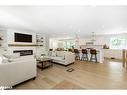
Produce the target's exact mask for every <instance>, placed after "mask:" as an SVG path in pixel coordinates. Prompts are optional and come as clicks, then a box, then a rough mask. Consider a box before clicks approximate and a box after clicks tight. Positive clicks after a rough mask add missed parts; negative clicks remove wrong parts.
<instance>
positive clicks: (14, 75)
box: [0, 56, 36, 87]
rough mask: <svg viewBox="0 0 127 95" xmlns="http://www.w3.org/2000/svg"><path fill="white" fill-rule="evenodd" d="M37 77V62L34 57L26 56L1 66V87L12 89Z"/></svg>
mask: <svg viewBox="0 0 127 95" xmlns="http://www.w3.org/2000/svg"><path fill="white" fill-rule="evenodd" d="M35 77H36V60H35V59H34V57H33V56H28V57H27V56H24V57H20V58H16V59H13V60H12V62H9V63H2V64H0V87H12V86H15V85H17V84H19V83H21V82H24V81H26V80H29V79H32V78H35Z"/></svg>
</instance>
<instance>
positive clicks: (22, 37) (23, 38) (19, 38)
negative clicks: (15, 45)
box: [15, 33, 32, 43]
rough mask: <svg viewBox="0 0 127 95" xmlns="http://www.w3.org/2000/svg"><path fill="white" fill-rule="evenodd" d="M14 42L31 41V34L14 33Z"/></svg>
mask: <svg viewBox="0 0 127 95" xmlns="http://www.w3.org/2000/svg"><path fill="white" fill-rule="evenodd" d="M15 42H26V43H31V42H32V35H29V34H22V33H15Z"/></svg>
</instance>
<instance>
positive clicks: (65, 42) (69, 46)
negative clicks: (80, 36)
mask: <svg viewBox="0 0 127 95" xmlns="http://www.w3.org/2000/svg"><path fill="white" fill-rule="evenodd" d="M72 46H74V43H73V42H70V41H64V49H69V48H72Z"/></svg>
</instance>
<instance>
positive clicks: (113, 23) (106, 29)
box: [0, 6, 127, 37]
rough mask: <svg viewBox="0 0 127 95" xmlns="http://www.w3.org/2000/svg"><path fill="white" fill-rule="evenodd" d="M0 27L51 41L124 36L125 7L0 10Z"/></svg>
mask: <svg viewBox="0 0 127 95" xmlns="http://www.w3.org/2000/svg"><path fill="white" fill-rule="evenodd" d="M0 25H1V26H6V27H10V28H16V29H26V30H32V31H35V32H42V33H46V34H50V35H52V36H55V37H61V36H64V37H65V36H66V37H72V36H74V35H75V34H79V36H86V35H91V33H92V32H95V33H96V34H115V33H127V7H126V6H10V7H5V6H1V7H0Z"/></svg>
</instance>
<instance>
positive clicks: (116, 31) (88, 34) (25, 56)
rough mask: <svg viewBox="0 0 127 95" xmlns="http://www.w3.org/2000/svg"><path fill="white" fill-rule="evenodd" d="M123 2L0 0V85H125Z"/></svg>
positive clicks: (126, 38)
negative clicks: (2, 0) (18, 0)
mask: <svg viewBox="0 0 127 95" xmlns="http://www.w3.org/2000/svg"><path fill="white" fill-rule="evenodd" d="M126 10H127V7H126V6H0V89H12V90H17V89H20V90H21V89H29V90H34V89H36V90H37V89H40V90H45V89H55V90H58V89H79V90H84V89H127V83H126V81H127V76H126V75H127V73H126V70H127V66H126V65H127V60H126V59H127V56H126V54H127V51H126V49H127V32H126V30H127V28H126V24H127V21H126V20H127V19H126V16H127V11H126Z"/></svg>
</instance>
